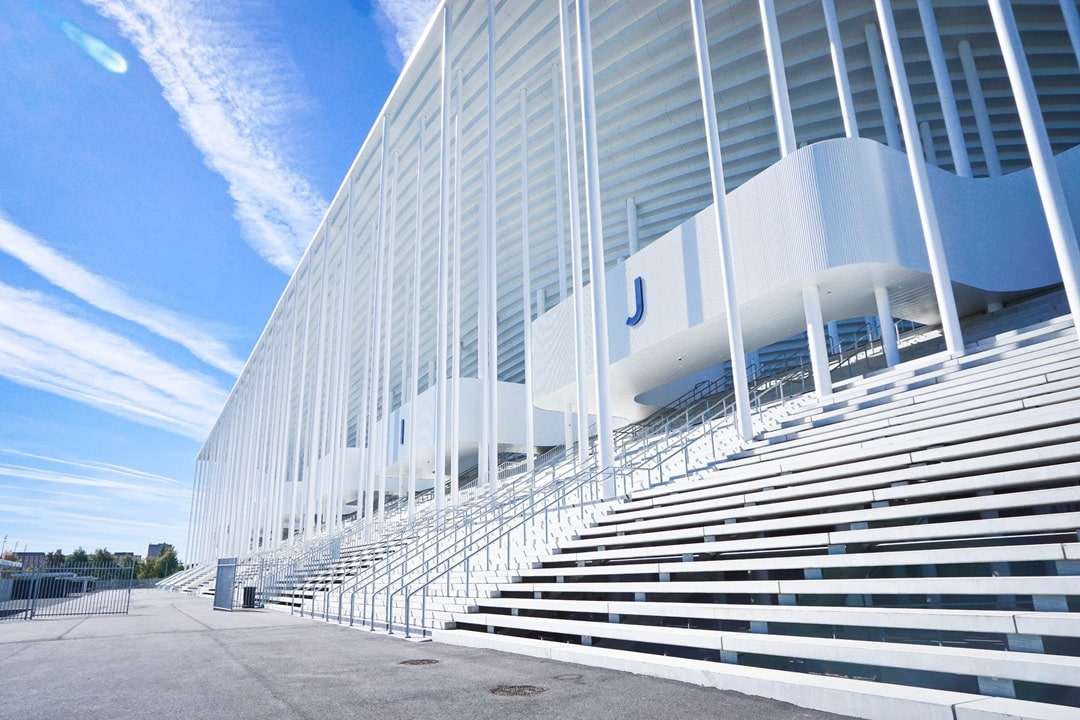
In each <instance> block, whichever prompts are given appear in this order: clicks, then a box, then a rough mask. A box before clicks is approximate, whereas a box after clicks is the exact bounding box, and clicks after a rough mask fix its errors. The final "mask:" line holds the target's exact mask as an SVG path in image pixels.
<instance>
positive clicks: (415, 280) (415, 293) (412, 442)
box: [401, 117, 427, 522]
mask: <svg viewBox="0 0 1080 720" xmlns="http://www.w3.org/2000/svg"><path fill="white" fill-rule="evenodd" d="M426 126H427V118H426V117H424V118H421V120H420V139H419V145H418V149H417V157H416V239H415V241H414V243H413V277H412V354H411V358H412V362H411V363H410V368H409V375H410V377H409V388H408V395H406V394H405V392H406V391H405V388H404V387H402V389H401V404H402V406H403V407H404V405H405V402H406V398H408V402H409V419H408V423H409V428H408V435H409V505H408V508H409V522H412V520H413V517H415V514H416V425H417V422H416V418H417V412H416V405H417V402H419V400H420V256H421V252H420V249H421V246H422V245H423V241H424V222H423V220H424V135H425V133H424V130H425V129H426Z"/></svg>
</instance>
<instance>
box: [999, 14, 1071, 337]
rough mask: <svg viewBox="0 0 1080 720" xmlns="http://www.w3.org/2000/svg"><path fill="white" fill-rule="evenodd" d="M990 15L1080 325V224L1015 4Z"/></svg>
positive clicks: (1059, 264)
mask: <svg viewBox="0 0 1080 720" xmlns="http://www.w3.org/2000/svg"><path fill="white" fill-rule="evenodd" d="M989 2H990V13H991V15H992V16H993V18H994V30H995V31H996V33H997V37H998V42H999V43H1000V44H1001V54H1002V55H1003V56H1004V58H1005V70H1006V71H1007V72H1008V74H1009V84H1010V85H1011V86H1012V91H1013V96H1014V97H1015V98H1016V110H1017V112H1018V113H1019V114H1020V127H1021V128H1023V130H1024V141H1025V143H1026V144H1027V149H1028V154H1029V155H1030V156H1031V167H1032V170H1034V172H1035V184H1036V185H1037V186H1038V188H1039V198H1040V199H1041V200H1042V205H1043V211H1044V212H1045V213H1046V223H1047V225H1048V226H1049V228H1050V240H1051V241H1052V242H1053V244H1054V253H1055V254H1056V255H1057V261H1058V267H1059V268H1060V270H1061V279H1062V282H1063V283H1064V285H1065V296H1066V297H1067V298H1068V299H1069V309H1070V311H1071V313H1072V318H1073V325H1074V326H1075V327H1076V328H1078V329H1080V250H1077V245H1076V226H1075V225H1073V220H1072V217H1071V216H1070V214H1069V206H1068V204H1067V203H1066V201H1065V192H1064V190H1063V189H1062V186H1061V177H1060V176H1059V175H1058V168H1057V163H1055V162H1054V153H1053V150H1052V149H1051V148H1050V138H1049V136H1048V135H1047V133H1046V124H1045V123H1044V122H1043V116H1042V110H1041V109H1040V108H1039V98H1038V96H1037V95H1036V93H1035V83H1034V82H1033V81H1032V79H1031V70H1030V69H1029V68H1028V64H1027V58H1026V56H1025V55H1024V46H1023V44H1022V43H1021V42H1020V31H1019V30H1018V29H1017V27H1016V19H1015V18H1014V17H1013V12H1012V6H1011V5H1010V4H1009V3H1008V2H1007V0H989Z"/></svg>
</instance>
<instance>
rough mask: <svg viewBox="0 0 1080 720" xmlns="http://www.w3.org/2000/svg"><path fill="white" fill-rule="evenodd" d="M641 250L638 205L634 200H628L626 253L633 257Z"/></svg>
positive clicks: (629, 198) (630, 198)
mask: <svg viewBox="0 0 1080 720" xmlns="http://www.w3.org/2000/svg"><path fill="white" fill-rule="evenodd" d="M640 249H641V243H640V241H639V240H638V221H637V203H636V202H634V198H632V197H628V198H626V252H627V254H628V255H633V254H634V253H636V252H637V251H638V250H640Z"/></svg>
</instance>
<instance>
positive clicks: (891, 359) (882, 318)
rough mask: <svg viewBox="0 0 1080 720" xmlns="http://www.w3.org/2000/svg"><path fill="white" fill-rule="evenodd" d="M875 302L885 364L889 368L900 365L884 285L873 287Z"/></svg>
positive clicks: (890, 302) (894, 327)
mask: <svg viewBox="0 0 1080 720" xmlns="http://www.w3.org/2000/svg"><path fill="white" fill-rule="evenodd" d="M874 300H875V301H876V302H877V314H878V325H880V326H881V344H882V346H883V347H884V348H885V363H886V364H887V365H888V366H889V367H893V366H894V365H899V364H900V348H899V347H897V343H896V325H895V323H894V322H893V314H892V300H890V299H889V289H888V288H887V287H885V286H884V285H878V286H876V287H874Z"/></svg>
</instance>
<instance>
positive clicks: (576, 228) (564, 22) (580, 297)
mask: <svg viewBox="0 0 1080 720" xmlns="http://www.w3.org/2000/svg"><path fill="white" fill-rule="evenodd" d="M557 1H558V3H559V28H560V33H561V38H562V40H561V43H560V46H559V48H560V57H561V59H562V71H563V121H564V122H565V123H566V172H567V177H568V178H569V188H568V190H569V198H570V265H571V273H572V284H573V288H574V297H573V300H574V382H575V384H576V391H577V443H578V450H577V459H578V462H580V463H586V462H588V455H589V402H588V400H587V399H586V389H587V380H588V377H587V370H586V367H587V361H586V357H587V356H588V345H587V343H588V338H587V337H586V335H585V304H584V303H585V298H584V293H585V283H584V279H583V277H582V276H583V273H582V267H581V266H582V262H581V210H580V208H579V207H578V205H579V204H580V197H581V196H580V195H579V194H578V172H577V171H578V157H577V132H576V131H575V129H574V128H575V127H576V123H575V122H574V90H573V89H574V81H573V73H572V71H571V68H572V67H573V59H572V57H571V55H570V23H569V19H568V18H567V17H566V2H565V0H557ZM569 447H570V445H569V444H567V448H569Z"/></svg>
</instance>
